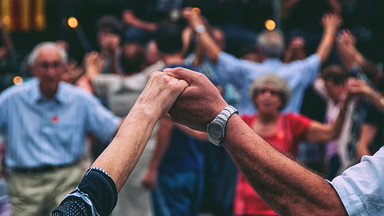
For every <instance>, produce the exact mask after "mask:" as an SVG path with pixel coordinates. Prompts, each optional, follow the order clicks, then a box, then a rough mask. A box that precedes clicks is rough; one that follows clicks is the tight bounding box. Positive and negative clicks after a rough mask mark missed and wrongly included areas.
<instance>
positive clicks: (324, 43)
mask: <svg viewBox="0 0 384 216" xmlns="http://www.w3.org/2000/svg"><path fill="white" fill-rule="evenodd" d="M321 21H322V25H323V35H322V37H321V40H320V43H319V46H318V47H317V50H316V54H318V55H319V56H320V59H321V62H322V63H324V62H325V61H326V60H327V59H328V57H329V54H330V53H331V50H332V47H333V43H334V40H335V37H336V33H337V30H338V29H339V27H340V25H341V23H342V19H341V17H340V15H336V14H325V15H324V16H323V18H322V20H321Z"/></svg>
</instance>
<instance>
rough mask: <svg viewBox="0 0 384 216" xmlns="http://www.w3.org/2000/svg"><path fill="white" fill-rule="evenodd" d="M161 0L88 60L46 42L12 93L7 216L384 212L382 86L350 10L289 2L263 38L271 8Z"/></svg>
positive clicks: (327, 2) (128, 17) (2, 207)
mask: <svg viewBox="0 0 384 216" xmlns="http://www.w3.org/2000/svg"><path fill="white" fill-rule="evenodd" d="M148 2H151V4H149V3H148ZM148 2H146V1H126V2H125V3H126V4H124V8H123V9H124V10H123V11H122V14H121V15H122V16H121V19H119V18H117V17H116V16H112V15H105V16H101V17H100V18H99V19H98V20H97V21H96V35H95V37H96V40H97V47H98V49H97V50H95V51H92V52H89V53H87V54H86V55H84V58H83V59H82V61H81V63H79V60H77V59H74V58H73V57H71V56H70V51H69V50H70V49H71V47H70V46H69V43H68V42H66V41H63V40H60V41H44V42H41V43H39V44H37V45H36V46H35V47H34V48H33V49H32V50H31V51H30V53H29V55H28V56H27V57H26V58H25V60H24V61H23V63H22V65H20V70H24V72H23V74H27V75H28V77H25V78H26V79H25V80H26V81H25V82H24V83H23V84H21V85H15V86H12V87H10V88H8V89H5V90H3V91H2V92H1V93H0V130H1V133H2V134H0V135H1V136H0V142H1V146H0V149H1V152H3V153H2V154H3V155H4V156H2V155H0V158H2V157H3V158H4V160H2V167H4V169H3V174H1V175H0V178H1V181H0V216H3V215H4V216H8V215H16V216H17V215H39V216H41V215H50V214H51V213H52V211H53V210H54V209H55V210H54V213H53V214H54V215H72V214H75V215H113V216H119V215H143V216H145V215H156V216H166V215H191V216H193V215H196V216H197V215H200V214H201V215H205V214H207V215H216V216H218V215H220V216H231V215H236V216H241V215H243V216H245V215H278V214H283V215H285V214H287V215H302V214H306V213H308V212H311V213H313V214H317V215H324V214H329V213H331V214H335V215H342V214H351V215H361V214H367V215H375V214H376V215H377V214H378V213H383V211H384V209H383V204H382V201H383V198H382V197H383V192H382V191H383V190H384V187H382V184H381V183H380V182H379V180H378V179H379V178H381V177H382V175H383V171H382V170H383V169H381V168H379V167H377V166H379V165H380V164H382V163H383V162H382V160H383V159H382V158H383V155H382V151H383V150H382V146H383V144H384V139H383V138H384V137H383V129H384V128H383V120H384V114H383V112H384V99H383V96H382V93H383V92H384V85H383V83H384V79H383V78H382V71H381V70H380V68H379V67H378V66H377V65H376V64H375V63H374V62H373V61H370V59H374V58H373V57H369V56H366V55H364V53H363V52H362V51H360V50H359V48H358V46H357V39H356V38H357V36H355V35H354V34H353V33H352V31H350V30H348V29H342V26H343V20H344V22H348V23H349V25H351V26H353V25H352V24H351V23H353V22H352V20H351V16H348V13H347V12H346V11H347V9H348V7H347V6H348V4H346V3H344V2H343V1H338V0H324V1H319V2H322V3H321V4H320V3H318V4H313V5H311V6H309V5H310V4H311V3H309V1H305V0H302V1H294V0H292V1H291V0H286V1H282V3H281V4H282V5H281V6H282V9H283V11H284V13H283V14H282V17H281V18H282V21H283V22H282V23H281V25H282V28H280V29H279V30H277V29H275V30H263V29H262V28H261V27H260V25H258V24H257V23H260V20H262V19H263V18H265V17H266V16H267V15H266V14H267V13H268V12H269V14H272V13H273V8H271V7H270V6H271V5H270V4H268V3H266V2H265V1H262V0H260V1H254V2H253V1H244V2H242V1H239V2H237V3H235V1H233V2H232V1H217V2H216V1H212V2H210V3H203V2H200V3H199V5H195V4H196V3H191V2H188V1H182V0H173V1H171V0H164V1H155V0H153V1H148ZM251 2H253V3H251ZM186 6H201V8H196V7H194V8H192V7H186ZM214 6H217V8H216V9H213V7H214ZM252 8H258V9H257V11H260V13H258V14H257V13H255V14H253V13H251V9H252ZM260 8H264V9H265V10H263V11H262V12H261V9H260ZM304 8H306V10H308V12H309V13H310V11H313V12H316V13H311V14H312V15H313V16H312V18H311V19H310V20H300V16H299V15H298V13H296V12H297V11H302V10H304ZM230 10H232V11H233V13H231V16H227V15H228V14H229V13H227V14H224V13H225V12H226V11H230ZM343 10H344V12H343ZM295 11H296V12H295ZM302 16H303V17H304V15H302ZM218 17H226V18H225V19H224V18H223V19H218ZM348 17H349V19H346V18H348ZM309 22H310V23H311V25H309ZM255 26H258V28H256V27H255ZM0 31H1V35H0V37H1V42H2V44H3V46H2V47H0V61H2V62H6V61H7V56H9V55H10V54H11V53H12V52H13V50H14V45H13V43H15V42H12V40H11V37H10V35H9V33H8V32H7V31H6V29H5V28H4V26H3V25H2V24H1V23H0ZM4 64H6V63H4ZM155 71H156V72H155ZM158 71H164V72H158ZM195 71H197V72H195ZM309 92H312V93H314V94H315V95H316V97H311V94H308V93H309ZM308 103H309V104H311V105H312V109H310V111H309V112H310V113H307V112H305V111H303V107H304V106H305V105H306V104H308ZM229 104H230V105H232V106H227V105H229ZM321 104H324V106H323V107H322V106H321ZM322 109H323V110H325V112H324V115H323V116H320V117H319V118H314V117H312V114H318V113H320V112H321V110H322ZM167 112H169V114H167ZM219 113H220V114H219ZM215 117H216V118H215ZM217 122H219V124H218V125H215V123H217ZM227 124H228V125H227ZM207 125H208V133H207ZM211 125H213V126H212V127H211ZM217 127H219V128H217ZM217 136H219V138H217ZM212 143H213V144H215V145H212ZM216 145H219V146H216ZM221 145H222V146H221ZM311 148H313V149H314V150H313V149H312V152H310V149H311ZM380 149H381V150H380ZM378 151H379V153H378V154H376V155H375V156H374V157H367V155H374V154H375V153H376V152H378ZM311 154H316V156H315V157H312V155H311ZM301 158H306V159H308V160H309V161H310V160H312V161H313V160H316V166H313V164H311V163H308V161H307V160H300V159H301ZM295 160H299V161H301V163H302V164H303V166H307V167H308V168H309V169H313V170H315V171H316V172H318V173H320V174H321V175H323V176H325V178H326V179H327V181H325V180H324V179H323V178H321V177H319V176H317V175H316V174H314V173H312V172H310V171H308V170H306V169H304V168H303V167H302V165H299V164H297V163H296V162H294V161H295ZM360 161H362V162H361V163H359V162H360ZM91 164H92V165H91ZM356 164H358V165H356ZM355 165H356V166H355ZM351 166H353V168H350V167H351ZM372 167H374V168H372ZM285 168H286V169H285ZM372 169H373V171H372ZM377 169H379V170H377ZM344 171H345V173H344V174H343V176H339V175H340V174H342V173H343V172H344ZM359 172H365V173H366V175H367V176H365V177H367V183H364V181H363V180H361V179H356V178H357V177H356V175H357V174H358V173H359ZM374 178H378V179H375V181H374V180H373V179H374ZM371 181H372V182H371ZM376 181H377V182H376ZM359 184H370V186H367V185H359ZM348 186H350V187H348ZM311 187H312V188H311ZM369 190H372V191H373V193H374V194H373V195H372V194H369ZM367 191H368V192H367ZM359 193H360V194H359ZM63 200H64V201H63ZM362 206H363V207H362ZM56 207H57V208H56Z"/></svg>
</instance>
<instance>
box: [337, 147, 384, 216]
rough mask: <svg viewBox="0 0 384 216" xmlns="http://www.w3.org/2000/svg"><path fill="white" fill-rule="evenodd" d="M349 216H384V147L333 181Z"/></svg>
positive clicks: (365, 157) (364, 157)
mask: <svg viewBox="0 0 384 216" xmlns="http://www.w3.org/2000/svg"><path fill="white" fill-rule="evenodd" d="M332 185H333V187H334V188H335V190H336V192H337V193H338V194H339V197H340V199H341V201H342V202H343V204H344V207H345V209H346V210H347V212H348V215H351V216H352V215H356V216H360V215H384V147H381V149H380V150H379V151H378V152H376V154H374V155H373V156H363V158H362V159H361V162H360V163H358V164H356V165H355V166H353V167H350V168H349V169H347V170H345V171H344V173H343V174H342V175H341V176H338V177H336V178H335V179H333V181H332Z"/></svg>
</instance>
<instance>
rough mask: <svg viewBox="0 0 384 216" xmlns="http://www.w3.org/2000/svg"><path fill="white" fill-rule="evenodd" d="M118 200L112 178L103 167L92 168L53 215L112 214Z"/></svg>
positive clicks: (85, 215) (86, 215)
mask: <svg viewBox="0 0 384 216" xmlns="http://www.w3.org/2000/svg"><path fill="white" fill-rule="evenodd" d="M116 202H117V189H116V185H115V182H114V181H113V180H112V178H111V177H110V176H109V175H108V174H107V173H106V172H105V171H103V170H102V169H98V168H91V169H89V170H88V171H87V173H86V174H85V175H84V177H83V179H82V180H81V182H80V184H79V185H78V186H77V188H76V190H75V191H73V192H72V193H70V194H68V195H67V196H66V197H65V198H64V200H63V201H62V202H61V203H60V205H59V206H58V207H57V208H56V209H54V210H53V212H52V215H53V216H72V215H84V216H88V215H92V216H94V215H101V216H103V215H110V214H111V212H112V210H113V208H114V207H115V206H116Z"/></svg>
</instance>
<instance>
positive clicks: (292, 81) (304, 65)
mask: <svg viewBox="0 0 384 216" xmlns="http://www.w3.org/2000/svg"><path fill="white" fill-rule="evenodd" d="M216 66H217V71H218V75H217V76H218V79H219V80H220V81H222V82H229V83H232V84H233V85H234V86H236V88H237V89H238V91H240V95H241V97H240V100H239V103H238V104H237V106H236V108H237V109H238V110H239V112H240V113H241V114H254V113H255V112H256V108H255V106H254V104H253V102H252V101H251V99H250V96H249V87H250V86H251V84H252V82H253V81H254V80H255V79H257V78H258V77H259V76H261V75H264V74H266V73H274V74H276V75H278V76H280V77H281V78H283V79H285V80H286V81H287V82H288V85H289V87H290V88H291V91H292V94H291V98H290V100H289V101H288V104H287V105H286V107H285V108H284V110H283V112H295V113H299V112H300V108H301V105H302V103H303V98H304V91H305V89H306V88H307V87H308V86H309V85H311V84H312V82H313V81H314V80H315V79H316V77H317V74H318V73H319V71H320V67H321V59H320V57H319V55H317V54H313V55H311V56H309V57H308V58H306V59H303V60H297V61H293V62H290V63H288V64H285V63H283V62H281V61H280V59H277V58H271V59H267V60H265V61H263V62H262V63H255V62H251V61H247V60H243V59H238V58H236V57H234V56H232V55H230V54H228V53H225V52H221V53H220V54H219V57H218V61H217V65H216Z"/></svg>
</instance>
